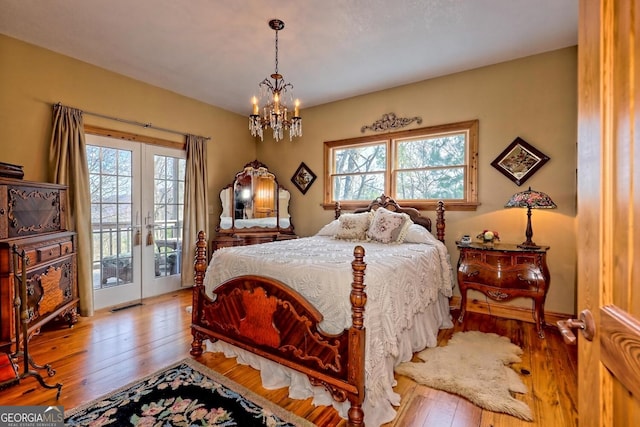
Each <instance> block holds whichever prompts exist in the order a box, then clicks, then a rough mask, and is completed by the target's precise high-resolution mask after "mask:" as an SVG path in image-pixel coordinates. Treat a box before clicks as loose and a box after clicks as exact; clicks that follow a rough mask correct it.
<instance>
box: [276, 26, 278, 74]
mask: <svg viewBox="0 0 640 427" xmlns="http://www.w3.org/2000/svg"><path fill="white" fill-rule="evenodd" d="M276 74H278V30H276Z"/></svg>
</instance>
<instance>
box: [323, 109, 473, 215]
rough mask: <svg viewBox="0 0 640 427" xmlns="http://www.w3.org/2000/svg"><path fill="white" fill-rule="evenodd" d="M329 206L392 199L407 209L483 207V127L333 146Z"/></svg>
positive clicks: (328, 155) (328, 164)
mask: <svg viewBox="0 0 640 427" xmlns="http://www.w3.org/2000/svg"><path fill="white" fill-rule="evenodd" d="M324 155H325V157H324V158H325V170H324V172H325V174H324V178H325V180H324V186H325V187H324V206H325V208H327V209H329V208H333V207H334V206H335V203H336V202H340V205H341V207H342V208H343V209H353V208H357V207H362V206H366V205H367V204H368V203H369V202H370V201H371V200H373V199H375V198H376V197H378V196H380V195H381V194H386V195H387V196H389V197H391V198H393V199H395V200H396V201H397V202H398V203H400V204H402V205H403V206H412V207H415V208H417V209H428V208H430V207H433V206H435V205H436V203H437V202H438V201H439V200H443V201H444V202H445V204H446V206H447V209H449V210H472V209H475V208H476V206H477V205H478V200H477V188H476V185H477V170H478V165H477V162H478V121H477V120H473V121H467V122H460V123H452V124H446V125H440V126H431V127H427V128H420V129H412V130H407V131H400V132H393V133H387V134H384V135H373V136H367V137H360V138H353V139H346V140H339V141H327V142H325V143H324Z"/></svg>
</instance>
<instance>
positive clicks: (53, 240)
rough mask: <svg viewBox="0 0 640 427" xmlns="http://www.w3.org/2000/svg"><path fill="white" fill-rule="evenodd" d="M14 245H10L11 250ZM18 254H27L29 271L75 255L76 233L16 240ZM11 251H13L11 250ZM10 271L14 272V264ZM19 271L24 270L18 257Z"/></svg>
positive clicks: (11, 265)
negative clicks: (66, 256)
mask: <svg viewBox="0 0 640 427" xmlns="http://www.w3.org/2000/svg"><path fill="white" fill-rule="evenodd" d="M13 244H14V243H10V248H11V247H13ZM15 245H16V247H17V249H18V252H19V253H22V251H24V253H25V259H26V263H27V270H32V269H34V268H37V267H38V266H39V265H42V264H46V263H50V262H51V261H53V260H56V259H58V258H60V257H62V256H65V255H72V254H74V253H75V233H71V232H63V233H55V234H53V235H48V236H47V237H46V238H45V237H44V236H39V237H30V238H25V239H20V240H16V243H15ZM9 250H10V251H11V249H9ZM9 269H10V271H13V263H12V262H11V263H10V265H9ZM18 269H19V270H21V269H22V262H21V259H20V257H18Z"/></svg>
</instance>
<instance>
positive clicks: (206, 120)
mask: <svg viewBox="0 0 640 427" xmlns="http://www.w3.org/2000/svg"><path fill="white" fill-rule="evenodd" d="M0 58H2V66H0V161H2V162H7V163H14V164H19V165H23V166H24V172H25V177H24V179H27V180H31V181H46V180H47V179H48V158H49V157H48V156H49V144H50V141H51V117H52V114H51V111H52V104H55V103H56V102H61V103H62V104H64V105H68V106H71V107H76V108H79V109H81V110H84V111H88V112H95V113H99V114H103V115H107V116H112V117H118V118H123V119H127V120H132V121H137V122H141V123H152V124H153V125H154V126H157V127H161V128H165V129H174V130H178V131H180V132H187V133H191V134H194V135H202V136H208V137H211V140H210V141H209V145H208V146H207V156H208V163H209V182H208V186H209V189H210V193H209V194H210V200H209V204H210V206H211V209H210V210H209V212H210V215H211V216H210V226H211V228H212V229H211V230H209V234H210V235H211V231H212V230H213V229H214V228H215V226H216V224H217V217H218V215H219V211H220V200H219V198H218V191H219V189H220V188H221V187H222V186H223V185H224V184H227V183H229V182H231V181H232V177H233V174H234V173H235V172H236V171H237V170H239V169H241V168H242V166H243V165H245V164H246V163H247V162H250V161H251V160H253V159H255V155H256V153H255V144H254V142H253V138H251V136H250V135H249V134H248V132H247V130H246V127H247V118H246V117H244V116H240V115H238V114H234V113H230V112H228V111H225V110H222V109H220V108H217V107H214V106H211V105H207V104H205V103H202V102H199V101H195V100H193V99H190V98H187V97H184V96H181V95H178V94H176V93H173V92H170V91H167V90H164V89H160V88H157V87H154V86H151V85H148V84H146V83H143V82H140V81H136V80H133V79H130V78H127V77H124V76H122V75H119V74H115V73H112V72H109V71H107V70H104V69H101V68H98V67H95V66H93V65H90V64H87V63H84V62H81V61H77V60H75V59H72V58H69V57H67V56H63V55H60V54H57V53H55V52H52V51H49V50H46V49H42V48H39V47H36V46H33V45H30V44H27V43H23V42H21V41H18V40H15V39H12V38H9V37H6V36H3V35H0ZM84 121H85V124H92V125H96V126H101V127H105V128H109V129H116V130H121V131H127V132H132V133H136V134H141V135H148V136H153V137H157V138H163V139H167V140H171V141H177V142H184V137H183V136H180V135H174V134H171V133H166V132H160V131H154V130H152V129H145V128H143V127H139V126H132V125H127V124H123V123H121V122H117V121H112V120H105V119H100V118H97V117H94V116H91V115H88V114H86V115H85V116H84Z"/></svg>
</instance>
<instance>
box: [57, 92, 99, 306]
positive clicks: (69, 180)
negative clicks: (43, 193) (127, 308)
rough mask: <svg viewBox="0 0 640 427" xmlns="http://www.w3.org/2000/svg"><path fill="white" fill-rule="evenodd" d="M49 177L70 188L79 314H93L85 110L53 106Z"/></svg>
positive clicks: (69, 201) (69, 211) (71, 228)
mask: <svg viewBox="0 0 640 427" xmlns="http://www.w3.org/2000/svg"><path fill="white" fill-rule="evenodd" d="M49 174H50V180H51V181H52V182H55V183H57V184H63V185H66V186H68V187H69V190H68V196H69V197H68V206H67V212H68V213H69V229H70V230H73V231H75V232H76V233H78V236H77V241H76V242H77V254H78V255H77V263H78V293H79V294H80V315H82V316H92V315H93V279H92V272H91V263H92V257H93V253H92V252H93V250H92V245H91V199H90V198H89V195H90V192H89V169H88V166H87V151H86V143H85V139H84V123H83V119H82V111H80V110H76V109H74V108H69V107H65V106H63V105H59V104H57V105H54V106H53V131H52V134H51V147H50V151H49Z"/></svg>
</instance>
